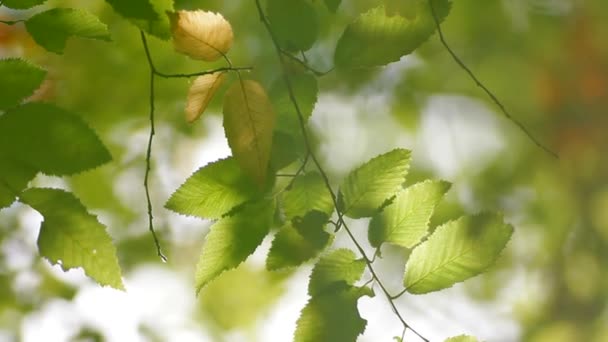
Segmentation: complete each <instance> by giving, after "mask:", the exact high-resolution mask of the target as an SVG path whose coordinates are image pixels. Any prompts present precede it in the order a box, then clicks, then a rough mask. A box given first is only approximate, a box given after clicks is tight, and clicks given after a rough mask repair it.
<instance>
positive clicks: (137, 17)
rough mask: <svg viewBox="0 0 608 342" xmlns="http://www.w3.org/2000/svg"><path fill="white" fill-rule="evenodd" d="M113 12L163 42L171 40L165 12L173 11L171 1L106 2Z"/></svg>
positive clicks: (133, 0)
mask: <svg viewBox="0 0 608 342" xmlns="http://www.w3.org/2000/svg"><path fill="white" fill-rule="evenodd" d="M106 2H107V3H109V4H110V5H111V6H112V8H114V10H115V11H116V12H117V13H119V14H120V15H122V16H123V17H125V18H127V19H129V20H130V21H131V22H132V23H133V24H134V25H136V26H137V27H139V28H140V29H142V30H144V31H146V32H148V33H150V34H152V35H154V36H156V37H158V38H161V39H164V40H167V39H169V38H171V24H170V21H169V17H168V16H167V14H166V13H167V12H172V11H173V0H128V1H125V0H106Z"/></svg>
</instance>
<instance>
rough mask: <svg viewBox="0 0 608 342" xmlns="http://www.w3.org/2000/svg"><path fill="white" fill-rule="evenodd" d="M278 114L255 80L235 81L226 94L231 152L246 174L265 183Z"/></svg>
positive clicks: (227, 128) (258, 181) (225, 124)
mask: <svg viewBox="0 0 608 342" xmlns="http://www.w3.org/2000/svg"><path fill="white" fill-rule="evenodd" d="M274 124H275V113H274V110H273V108H272V105H271V104H270V100H269V99H268V96H267V95H266V91H265V90H264V88H263V87H262V85H260V84H259V83H257V82H255V81H250V80H246V81H242V82H236V83H234V84H233V85H232V86H231V87H230V88H229V89H228V91H226V95H225V96H224V130H225V132H226V138H227V139H228V144H229V145H230V149H232V154H233V155H234V157H235V158H236V160H237V161H238V162H239V165H240V166H241V168H242V169H243V171H245V173H246V174H247V175H249V176H250V177H251V178H253V179H254V180H255V181H256V182H257V183H258V184H259V185H260V186H263V185H264V184H265V183H266V178H267V173H268V162H269V161H270V151H271V148H272V136H273V129H274Z"/></svg>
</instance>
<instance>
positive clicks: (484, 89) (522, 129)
mask: <svg viewBox="0 0 608 342" xmlns="http://www.w3.org/2000/svg"><path fill="white" fill-rule="evenodd" d="M429 6H430V7H431V13H432V14H433V19H434V20H435V26H436V27H437V33H439V40H440V41H441V44H442V45H443V47H445V49H446V50H447V51H448V52H449V54H450V55H451V56H452V59H454V61H455V62H456V64H458V65H459V66H460V68H462V70H464V71H465V72H466V73H467V74H468V75H469V77H470V78H471V79H472V80H473V81H474V82H475V84H476V85H477V86H478V87H480V88H481V89H482V90H483V91H484V92H485V93H486V94H487V95H488V96H489V97H490V99H492V102H494V104H496V106H498V108H500V111H501V112H502V114H503V115H504V116H505V117H506V118H507V120H509V121H511V122H513V123H514V124H515V125H516V126H517V127H518V128H519V129H520V130H521V131H522V132H523V133H524V134H525V135H526V136H527V137H528V138H529V139H530V140H531V141H532V142H533V143H534V144H535V145H536V146H537V147H539V148H540V149H542V150H544V151H545V152H547V153H548V154H550V155H551V156H553V157H554V158H559V156H558V155H557V153H555V152H553V151H552V150H551V149H549V148H548V147H547V146H545V145H544V144H543V143H541V142H540V141H539V140H538V139H536V138H535V137H534V135H532V133H531V132H530V131H529V130H528V129H527V128H526V126H524V124H523V123H521V121H519V120H517V119H516V118H515V117H513V115H511V113H509V111H507V109H506V108H505V106H504V105H503V104H502V102H500V100H499V99H498V98H497V97H496V95H494V93H492V91H490V90H489V89H488V88H487V87H486V86H485V85H484V84H483V83H482V82H481V81H480V80H479V79H478V78H477V76H475V74H474V73H473V72H472V71H471V69H469V68H468V67H467V66H466V65H465V64H464V62H463V61H462V60H461V59H460V58H459V57H458V56H457V55H456V53H454V51H453V50H452V49H451V48H450V46H449V45H448V43H447V42H446V40H445V37H444V35H443V31H442V30H441V24H440V23H439V19H438V18H437V13H436V12H435V6H434V5H433V0H429Z"/></svg>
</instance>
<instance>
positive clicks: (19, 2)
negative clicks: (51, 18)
mask: <svg viewBox="0 0 608 342" xmlns="http://www.w3.org/2000/svg"><path fill="white" fill-rule="evenodd" d="M45 1H46V0H4V1H2V5H3V6H6V7H8V8H13V9H28V8H32V7H34V6H38V5H42V4H43V3H44V2H45Z"/></svg>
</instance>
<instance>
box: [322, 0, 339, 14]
mask: <svg viewBox="0 0 608 342" xmlns="http://www.w3.org/2000/svg"><path fill="white" fill-rule="evenodd" d="M341 2H342V0H325V6H327V8H328V9H329V10H330V11H332V12H334V13H336V11H337V10H338V7H340V3H341Z"/></svg>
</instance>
